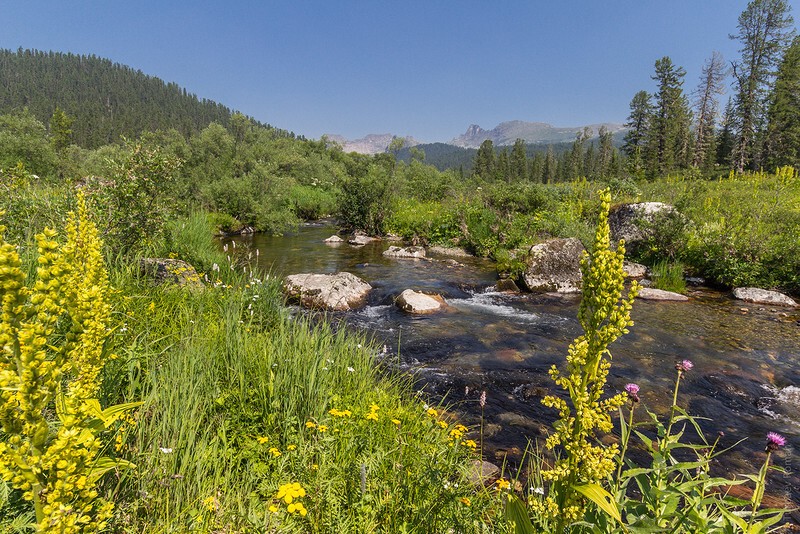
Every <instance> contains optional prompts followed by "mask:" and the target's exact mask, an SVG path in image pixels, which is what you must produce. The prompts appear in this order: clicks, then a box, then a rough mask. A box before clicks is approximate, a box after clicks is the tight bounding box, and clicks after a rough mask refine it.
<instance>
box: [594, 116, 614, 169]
mask: <svg viewBox="0 0 800 534" xmlns="http://www.w3.org/2000/svg"><path fill="white" fill-rule="evenodd" d="M599 140H600V148H599V149H598V153H597V168H596V172H597V174H598V175H600V177H601V178H607V177H609V176H611V161H612V160H613V159H614V139H613V136H612V134H611V132H609V131H608V128H606V127H605V126H601V127H600V132H599Z"/></svg>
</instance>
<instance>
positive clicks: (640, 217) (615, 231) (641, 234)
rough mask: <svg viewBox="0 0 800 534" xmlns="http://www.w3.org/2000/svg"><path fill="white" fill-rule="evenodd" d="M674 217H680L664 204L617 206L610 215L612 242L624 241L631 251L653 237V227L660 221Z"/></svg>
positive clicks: (642, 203) (641, 203)
mask: <svg viewBox="0 0 800 534" xmlns="http://www.w3.org/2000/svg"><path fill="white" fill-rule="evenodd" d="M673 215H674V216H680V214H679V213H678V211H677V210H676V209H675V208H674V207H673V206H670V205H669V204H664V203H663V202H639V203H637V204H621V205H619V206H616V207H614V208H613V209H612V210H611V211H610V212H609V214H608V226H609V227H610V229H611V240H612V242H614V243H616V242H617V241H619V240H620V239H624V240H625V247H626V249H627V250H628V251H631V250H633V249H634V248H635V247H636V245H638V244H639V243H641V242H642V241H644V240H646V239H648V238H650V237H651V236H652V235H653V233H654V227H653V225H654V224H656V222H657V221H658V220H659V219H661V218H662V217H668V216H673Z"/></svg>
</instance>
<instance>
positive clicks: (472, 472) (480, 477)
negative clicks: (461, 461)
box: [467, 460, 500, 486]
mask: <svg viewBox="0 0 800 534" xmlns="http://www.w3.org/2000/svg"><path fill="white" fill-rule="evenodd" d="M499 474H500V468H499V467H497V466H496V465H494V464H493V463H491V462H487V461H486V460H473V461H472V465H471V466H470V469H469V474H468V475H467V479H468V480H469V481H470V483H471V484H473V485H475V486H480V485H484V484H486V483H488V482H491V481H492V480H493V479H494V478H496V477H497V475H499Z"/></svg>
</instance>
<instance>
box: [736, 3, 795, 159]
mask: <svg viewBox="0 0 800 534" xmlns="http://www.w3.org/2000/svg"><path fill="white" fill-rule="evenodd" d="M793 24H794V19H793V18H792V16H791V15H790V14H789V5H788V2H787V1H786V0H752V1H751V2H750V3H749V4H747V8H746V9H745V10H744V11H743V12H742V13H741V15H739V23H738V25H737V28H738V30H739V31H738V33H736V34H735V35H731V38H732V39H736V40H738V41H740V42H741V44H742V48H741V49H740V50H739V52H741V54H742V57H741V60H740V61H738V62H735V63H734V64H733V75H734V84H735V86H736V100H735V104H734V109H735V111H736V115H735V117H736V121H737V127H738V131H737V132H736V141H735V144H734V149H733V158H734V167H735V168H736V169H737V170H739V171H742V170H744V169H745V168H746V167H755V166H757V165H758V157H759V153H758V136H759V134H760V133H761V130H762V129H763V126H764V122H765V117H764V115H765V107H766V95H767V93H768V91H769V87H770V84H771V82H772V80H773V78H774V68H775V66H776V65H777V63H778V61H779V60H780V58H781V56H782V55H783V51H784V49H785V48H786V46H788V44H789V43H790V42H791V39H792V37H793V35H794V30H793V29H792V25H793Z"/></svg>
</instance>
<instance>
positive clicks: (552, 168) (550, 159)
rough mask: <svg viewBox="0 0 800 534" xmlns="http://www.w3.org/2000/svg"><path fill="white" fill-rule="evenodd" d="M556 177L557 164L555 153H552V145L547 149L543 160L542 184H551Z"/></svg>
mask: <svg viewBox="0 0 800 534" xmlns="http://www.w3.org/2000/svg"><path fill="white" fill-rule="evenodd" d="M557 176H558V163H557V161H556V156H555V153H554V152H553V145H549V146H548V147H547V156H545V158H544V170H543V171H542V182H543V183H545V184H552V183H554V182H555V181H556V177H557Z"/></svg>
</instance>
